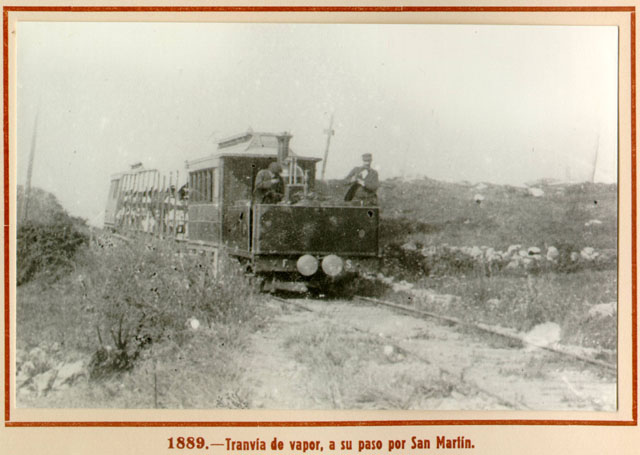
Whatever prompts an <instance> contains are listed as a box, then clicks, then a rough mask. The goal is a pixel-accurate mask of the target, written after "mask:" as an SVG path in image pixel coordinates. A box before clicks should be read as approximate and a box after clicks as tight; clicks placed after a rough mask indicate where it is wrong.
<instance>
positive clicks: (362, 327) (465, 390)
mask: <svg viewBox="0 0 640 455" xmlns="http://www.w3.org/2000/svg"><path fill="white" fill-rule="evenodd" d="M274 299H275V300H277V301H278V302H280V303H281V304H283V305H286V306H288V307H291V308H295V309H296V310H299V311H303V312H305V313H306V312H312V313H316V312H317V313H323V314H324V313H325V312H324V311H323V310H322V308H326V307H327V305H325V303H326V302H323V303H322V306H319V305H318V303H317V302H316V301H313V300H306V301H302V300H301V299H295V298H282V297H274ZM356 299H357V300H358V301H360V302H362V303H364V304H367V305H371V306H372V307H379V308H390V309H392V310H394V312H396V313H402V314H404V315H408V316H411V317H413V318H416V319H420V320H433V321H434V322H435V323H436V325H437V326H441V327H442V325H441V324H437V323H438V321H439V322H442V323H445V324H446V325H447V326H451V325H453V324H455V325H458V326H461V327H464V328H468V329H469V331H471V330H474V331H480V332H486V333H489V334H491V335H492V336H499V337H503V338H505V339H507V340H510V341H517V342H518V345H519V346H527V345H531V346H535V347H537V348H540V349H541V350H543V351H544V352H550V353H552V354H553V355H557V356H561V358H570V359H572V360H574V361H578V362H580V363H587V364H590V365H594V366H596V367H598V369H602V370H605V371H608V372H611V371H613V372H615V371H616V367H615V365H612V364H609V363H607V362H603V361H600V360H597V359H591V358H588V357H585V356H582V355H579V354H575V353H573V352H569V351H567V350H565V349H563V348H562V347H558V346H543V345H537V344H534V343H529V342H528V341H527V340H526V339H524V338H523V337H522V336H518V335H514V334H511V333H506V332H501V331H499V330H496V329H495V328H492V327H488V326H484V325H482V324H471V323H467V322H464V321H461V320H459V319H456V318H452V317H447V316H441V315H437V314H434V313H431V312H428V311H422V310H419V309H416V308H411V307H407V306H404V305H399V304H396V303H393V302H388V301H384V300H379V299H371V298H368V297H362V296H357V297H356ZM335 305H341V304H340V303H336V304H335ZM347 305H348V304H347ZM314 307H315V308H314ZM361 308H362V307H361ZM301 314H302V313H301ZM325 316H326V314H325ZM333 322H334V323H335V322H336V320H334V321H333ZM338 324H339V325H341V326H343V327H344V330H345V332H347V331H349V330H351V331H354V332H359V333H361V334H364V335H366V336H369V337H371V336H375V337H378V338H377V339H379V340H381V342H382V343H383V344H384V345H385V346H387V347H389V348H388V349H390V350H391V351H394V352H398V353H402V355H403V357H404V358H406V360H407V361H410V360H411V359H413V361H415V362H420V363H424V364H428V365H430V366H431V367H433V368H436V369H437V370H439V371H440V373H439V376H440V377H441V378H442V379H443V380H445V381H446V382H447V383H449V384H451V385H452V387H453V390H455V391H456V392H457V393H458V394H459V395H461V396H468V397H471V396H484V397H486V399H485V401H488V402H493V403H495V404H496V405H498V406H500V407H502V408H507V409H517V410H529V409H540V405H539V403H536V400H538V401H540V400H541V399H537V398H536V399H533V400H532V399H531V396H530V393H531V391H530V390H528V388H527V387H528V385H527V384H528V383H530V382H533V383H534V386H535V387H538V388H539V389H538V391H537V392H533V394H534V395H535V394H536V393H537V394H539V395H545V394H547V393H548V389H554V390H555V391H556V393H564V394H565V395H572V394H573V395H574V398H575V400H576V401H580V402H582V403H583V404H585V403H587V404H590V405H592V406H593V408H594V409H602V403H601V399H600V398H599V397H598V395H597V393H596V394H595V398H594V396H588V394H586V395H584V396H580V390H582V389H581V387H583V386H584V389H589V388H590V387H592V386H594V384H593V383H589V380H585V384H586V385H585V384H579V385H577V388H576V387H574V386H576V384H573V385H572V383H571V381H572V379H567V377H565V376H564V373H562V374H557V373H552V374H555V375H556V376H555V377H552V378H543V376H542V375H543V373H541V372H535V373H534V374H536V375H537V374H539V375H540V377H539V378H537V377H533V378H531V377H526V374H525V376H523V377H522V378H520V380H518V381H520V382H519V384H520V386H516V385H513V384H512V387H511V391H512V392H513V390H520V393H516V394H513V393H511V394H510V396H509V397H508V396H505V394H504V392H503V391H502V390H501V386H500V385H499V383H500V381H501V380H502V379H503V377H502V376H501V375H502V373H499V372H491V374H490V375H489V377H482V376H483V375H482V374H480V373H479V371H488V370H492V369H496V370H497V369H501V368H504V363H507V364H508V363H509V361H506V360H505V361H504V362H503V366H502V367H499V366H498V365H497V364H494V363H492V360H491V358H486V359H484V360H478V362H483V365H482V366H479V367H478V366H476V365H474V362H475V359H474V360H473V362H471V363H469V364H467V365H466V366H462V367H461V366H460V365H456V364H455V362H454V363H453V364H452V363H447V362H442V360H441V359H440V358H438V356H437V355H433V354H434V353H435V351H433V350H432V351H431V352H430V353H429V352H427V351H425V350H424V349H422V348H421V347H420V345H419V344H416V343H415V341H414V340H412V339H411V337H408V338H407V337H400V338H399V337H398V336H397V335H396V336H395V337H389V336H383V334H382V333H379V332H376V331H375V330H376V329H375V328H374V327H375V324H373V325H372V326H371V327H369V326H368V325H367V323H366V322H365V321H364V320H359V321H354V322H353V323H349V320H348V319H346V318H343V319H342V320H338ZM443 329H445V331H446V328H444V327H443V328H441V329H439V330H440V331H442V330H443ZM462 338H464V339H466V337H464V335H463V336H462ZM465 343H467V342H463V343H462V345H463V346H464V345H465ZM474 343H475V342H474ZM481 343H482V342H481ZM481 343H480V344H481ZM427 344H429V343H428V342H427ZM455 346H459V345H451V347H449V346H447V347H445V348H444V349H445V350H448V351H449V354H450V357H455V355H456V349H457V348H456V347H455ZM491 349H492V348H489V347H487V351H489V350H491ZM500 349H501V348H496V351H500ZM421 351H422V352H421ZM508 351H509V352H512V354H509V356H511V357H513V358H520V359H525V360H523V361H522V362H521V363H526V362H527V361H528V360H526V359H533V360H532V361H534V362H536V361H538V360H536V359H539V358H540V357H539V356H540V355H542V354H541V352H540V350H536V351H537V352H538V354H536V353H535V352H534V351H530V354H526V355H523V351H522V350H520V349H513V348H508V349H502V351H501V352H508ZM466 355H467V356H468V353H467V354H466ZM498 355H499V354H498ZM464 356H465V354H462V357H464ZM481 357H482V354H481V353H479V354H478V358H479V359H480V358H481ZM498 358H500V357H498ZM467 359H468V357H467ZM544 359H545V360H540V362H542V364H546V362H547V360H546V359H547V358H546V357H545V358H544ZM556 365H559V368H561V369H562V368H565V367H566V366H567V364H566V363H564V362H562V361H560V362H558V363H557V364H556ZM514 368H515V369H517V367H516V366H514ZM572 368H573V367H569V369H572ZM552 370H553V369H552ZM572 371H573V374H575V375H577V376H578V377H579V376H581V374H580V373H579V371H580V369H579V368H578V369H575V370H572ZM512 374H513V373H512V372H511V373H510V372H509V371H507V372H505V373H504V375H506V376H509V375H512ZM569 374H572V373H571V372H570V373H569ZM558 376H560V377H558ZM507 380H510V379H507ZM547 380H548V381H549V383H546V382H545V381H547ZM573 380H577V379H576V378H574V379H573ZM536 381H537V382H536ZM516 382H517V381H516ZM599 385H600V386H601V385H602V383H600V384H599ZM599 385H598V384H596V386H599ZM562 388H565V389H566V390H565V391H564V392H558V391H559V390H561V389H562ZM577 389H579V390H578V392H576V390H577Z"/></svg>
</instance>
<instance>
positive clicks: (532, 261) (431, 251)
mask: <svg viewBox="0 0 640 455" xmlns="http://www.w3.org/2000/svg"><path fill="white" fill-rule="evenodd" d="M401 248H402V250H404V251H405V252H410V253H412V254H413V255H419V256H422V257H423V258H425V260H427V261H432V262H437V261H441V262H442V261H443V260H445V259H447V258H448V257H452V258H455V259H456V261H454V262H457V263H460V264H467V263H469V262H471V263H474V264H476V265H483V266H488V267H489V268H490V269H491V270H500V269H503V268H504V269H506V270H528V269H530V268H534V267H545V268H550V269H553V268H554V267H562V266H566V265H567V264H570V265H576V266H578V265H581V266H585V267H586V266H589V265H600V264H604V263H610V262H612V261H615V259H616V251H615V250H602V251H597V250H596V249H595V248H593V247H584V248H582V249H581V250H580V251H570V250H567V249H566V247H565V248H563V249H562V251H561V250H559V249H558V248H557V247H555V246H553V245H550V246H547V247H546V248H545V249H544V250H543V249H542V248H540V247H538V246H529V247H527V246H523V245H522V244H513V245H510V246H509V247H508V248H507V249H506V250H497V249H495V248H492V247H489V246H462V247H457V246H449V245H441V246H437V247H436V246H428V247H421V246H420V245H417V244H416V243H413V242H407V243H405V244H404V245H402V246H401Z"/></svg>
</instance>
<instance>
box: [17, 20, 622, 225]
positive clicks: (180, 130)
mask: <svg viewBox="0 0 640 455" xmlns="http://www.w3.org/2000/svg"><path fill="white" fill-rule="evenodd" d="M17 30H18V32H17V43H18V68H17V75H18V78H17V81H18V163H17V166H18V183H19V184H23V183H24V182H25V180H26V173H27V171H26V170H27V161H28V156H29V150H30V146H31V139H32V135H33V132H34V124H35V119H36V114H37V116H38V127H37V134H36V158H35V163H34V171H33V179H32V184H33V185H34V186H38V187H40V188H43V189H45V190H48V191H51V192H53V193H54V194H56V196H58V198H59V199H60V201H61V202H62V204H63V205H64V206H65V207H66V208H67V209H68V210H69V211H70V212H71V213H72V214H74V215H79V216H83V217H85V218H88V219H89V220H92V221H93V222H94V223H98V224H99V223H100V222H101V211H102V208H103V205H104V201H106V197H107V191H108V183H109V182H108V180H109V175H110V174H113V173H115V172H119V171H122V170H125V169H127V168H128V166H129V165H130V164H132V163H134V162H138V161H142V162H143V163H144V165H145V166H146V167H148V168H159V169H161V170H166V171H169V170H176V169H180V170H183V164H184V161H185V160H187V159H193V158H198V157H201V156H204V155H206V154H209V153H212V152H213V151H214V150H215V144H216V140H217V139H220V138H223V137H225V136H229V135H232V134H236V133H239V132H242V131H245V130H246V129H247V128H249V127H250V128H252V129H253V130H255V131H272V132H280V131H285V130H286V131H289V132H290V133H291V134H293V139H292V142H291V146H292V148H293V149H294V150H295V151H296V152H298V153H301V154H304V155H310V156H318V157H321V156H322V154H323V151H324V146H325V142H326V136H325V134H324V130H325V129H326V128H327V126H328V124H329V119H330V117H331V115H332V114H333V115H334V116H335V122H334V129H335V136H333V138H332V142H331V151H330V156H329V160H328V165H327V177H329V178H337V177H342V176H344V175H345V174H346V173H347V172H348V170H349V169H350V168H351V167H352V166H353V165H355V164H358V163H359V161H360V155H361V154H362V153H364V152H371V153H373V155H374V164H375V165H376V167H377V168H378V169H379V171H380V174H381V177H382V178H389V177H394V176H415V175H425V176H428V177H431V178H435V179H440V180H448V181H461V180H468V181H472V182H481V181H485V182H494V183H509V184H522V183H524V182H530V181H534V180H537V179H540V178H556V179H561V180H590V179H591V176H592V173H593V172H594V167H593V166H594V162H595V163H596V168H595V180H596V181H604V182H615V181H616V168H617V136H616V134H617V112H616V110H617V39H618V36H617V29H616V28H615V27H579V26H572V27H541V26H475V25H337V24H334V25H328V24H318V25H313V24H298V25H293V24H214V23H197V24H196V23H182V24H181V23H83V22H75V23H62V22H59V23H56V22H23V23H20V24H19V25H18V29H17ZM183 174H184V172H183Z"/></svg>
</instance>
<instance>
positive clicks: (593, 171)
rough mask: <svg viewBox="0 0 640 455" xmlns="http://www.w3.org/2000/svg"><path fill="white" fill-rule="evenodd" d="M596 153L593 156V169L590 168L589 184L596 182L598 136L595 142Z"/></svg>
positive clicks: (598, 148)
mask: <svg viewBox="0 0 640 455" xmlns="http://www.w3.org/2000/svg"><path fill="white" fill-rule="evenodd" d="M596 141H597V143H596V153H594V155H593V167H592V168H591V183H595V180H596V167H597V166H598V152H599V151H600V134H598V139H597V140H596Z"/></svg>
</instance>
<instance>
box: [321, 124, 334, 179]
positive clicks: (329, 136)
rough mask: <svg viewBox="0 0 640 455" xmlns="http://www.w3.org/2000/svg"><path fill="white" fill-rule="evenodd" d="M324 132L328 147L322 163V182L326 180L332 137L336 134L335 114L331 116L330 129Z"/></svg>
mask: <svg viewBox="0 0 640 455" xmlns="http://www.w3.org/2000/svg"><path fill="white" fill-rule="evenodd" d="M324 132H325V133H326V135H327V146H326V147H325V149H324V161H323V162H322V180H324V172H325V170H326V169H327V158H328V157H329V144H331V136H333V135H334V134H335V131H333V114H331V120H330V121H329V128H328V129H326V130H324Z"/></svg>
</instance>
